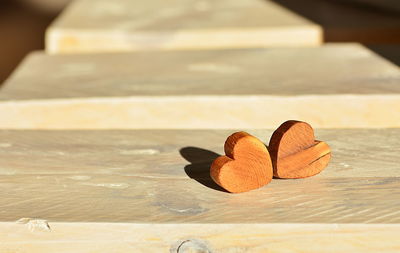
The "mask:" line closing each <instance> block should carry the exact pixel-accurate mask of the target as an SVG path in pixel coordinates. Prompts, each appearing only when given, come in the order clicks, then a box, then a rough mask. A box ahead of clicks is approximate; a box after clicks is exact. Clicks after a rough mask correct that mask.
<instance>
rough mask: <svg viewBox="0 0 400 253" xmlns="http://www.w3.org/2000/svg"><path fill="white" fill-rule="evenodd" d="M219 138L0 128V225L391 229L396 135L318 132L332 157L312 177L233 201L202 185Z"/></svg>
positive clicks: (399, 182) (399, 139) (396, 190)
mask: <svg viewBox="0 0 400 253" xmlns="http://www.w3.org/2000/svg"><path fill="white" fill-rule="evenodd" d="M250 132H251V133H252V134H254V135H255V136H258V137H259V138H260V139H262V140H267V137H269V136H270V135H271V133H272V131H271V130H254V131H250ZM229 133H231V131H227V130H224V131H222V130H219V131H218V130H214V131H211V130H210V131H206V130H201V131H200V130H197V131H194V130H186V131H178V130H158V131H155V130H131V131H33V130H31V131H28V130H25V131H18V130H9V131H6V130H2V131H0V136H1V137H0V139H1V140H2V142H1V146H0V147H1V151H2V152H1V153H0V154H1V156H0V168H1V171H0V172H1V177H0V192H2V193H3V196H4V197H3V198H0V206H2V211H1V212H0V221H2V222H10V221H15V220H18V219H20V218H24V217H30V218H37V219H46V220H50V221H52V222H126V223H157V224H158V223H175V224H180V223H376V224H378V223H379V224H390V223H391V224H398V223H399V222H400V208H399V199H400V187H399V186H400V177H399V174H398V169H399V157H398V154H399V151H400V150H399V147H400V145H399V143H400V129H375V130H372V129H371V130H365V129H357V130H356V129H354V130H318V131H317V135H316V136H317V138H318V139H321V140H324V141H326V142H327V143H328V144H329V145H331V147H332V154H333V158H332V162H331V164H330V165H329V166H328V167H327V168H326V169H325V170H324V171H323V172H322V173H321V174H319V175H317V176H314V177H311V178H306V179H300V180H279V179H275V180H273V181H272V182H271V183H270V184H268V185H267V186H266V187H263V188H261V189H258V190H255V191H251V192H247V193H243V194H235V195H234V194H229V193H226V192H224V191H221V189H220V188H218V187H217V186H216V185H215V184H214V183H213V182H212V181H211V180H210V178H209V166H210V162H211V161H212V159H214V158H215V157H216V156H218V153H219V154H221V153H222V146H223V141H224V139H225V138H226V137H227V136H228V135H229ZM249 213H252V214H254V215H249Z"/></svg>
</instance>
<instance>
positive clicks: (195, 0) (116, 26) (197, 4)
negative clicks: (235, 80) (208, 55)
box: [46, 0, 322, 53]
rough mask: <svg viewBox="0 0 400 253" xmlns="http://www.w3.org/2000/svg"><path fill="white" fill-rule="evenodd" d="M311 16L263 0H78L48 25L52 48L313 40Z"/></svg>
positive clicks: (318, 36)
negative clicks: (309, 18)
mask: <svg viewBox="0 0 400 253" xmlns="http://www.w3.org/2000/svg"><path fill="white" fill-rule="evenodd" d="M321 40H322V32H321V29H320V28H319V27H318V26H317V25H315V24H313V23H312V22H310V21H309V20H307V19H305V18H303V17H300V16H299V15H297V14H295V13H293V12H291V11H289V10H287V9H285V8H283V7H281V6H279V5H277V4H275V3H273V2H272V1H267V0H265V1H264V0H250V1H243V0H220V1H212V0H173V1H167V2H166V1H163V0H151V1H132V0H114V1H107V0H77V1H74V2H73V3H72V4H71V5H70V6H69V7H68V8H67V9H66V10H65V11H64V13H62V15H61V16H60V17H59V18H58V19H57V20H56V22H54V24H53V25H52V26H50V28H49V29H48V31H47V38H46V49H47V50H48V51H49V52H51V53H66V52H96V51H125V50H143V49H152V48H157V49H187V48H196V49H200V48H237V47H260V46H277V45H278V46H311V45H319V44H320V43H321Z"/></svg>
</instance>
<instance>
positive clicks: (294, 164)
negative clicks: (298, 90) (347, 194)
mask: <svg viewBox="0 0 400 253" xmlns="http://www.w3.org/2000/svg"><path fill="white" fill-rule="evenodd" d="M268 149H269V152H270V154H271V159H272V164H273V168H274V176H275V177H278V178H304V177H310V176H313V175H316V174H318V173H320V172H321V171H322V170H323V169H324V168H325V167H326V166H327V165H328V163H329V160H330V158H331V150H330V148H329V146H328V145H327V144H326V143H325V142H323V141H317V140H315V137H314V130H313V129H312V127H311V126H310V125H309V124H307V123H305V122H301V121H295V120H289V121H286V122H285V123H283V124H282V125H281V126H280V127H279V128H278V129H277V130H276V131H275V132H274V133H273V134H272V137H271V140H270V142H269V146H268Z"/></svg>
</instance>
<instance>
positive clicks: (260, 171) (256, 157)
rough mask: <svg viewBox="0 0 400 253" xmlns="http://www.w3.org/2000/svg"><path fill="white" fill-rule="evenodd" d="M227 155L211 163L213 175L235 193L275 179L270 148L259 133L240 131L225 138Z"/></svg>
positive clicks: (217, 181)
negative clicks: (260, 138)
mask: <svg viewBox="0 0 400 253" xmlns="http://www.w3.org/2000/svg"><path fill="white" fill-rule="evenodd" d="M224 148H225V154H226V155H225V156H220V157H218V158H217V159H215V160H214V162H213V163H212V164H211V168H210V175H211V178H212V179H213V180H214V181H215V182H216V183H217V184H218V185H220V186H221V187H222V188H224V189H225V190H227V191H229V192H232V193H239V192H246V191H250V190H254V189H257V188H260V187H262V186H264V185H266V184H268V183H269V182H270V181H271V180H272V162H271V158H270V155H269V153H268V149H267V148H266V147H265V145H264V143H262V142H261V141H260V140H259V139H257V138H256V137H254V136H252V135H250V134H248V133H246V132H237V133H234V134H232V135H231V136H229V137H228V139H227V140H226V141H225V146H224Z"/></svg>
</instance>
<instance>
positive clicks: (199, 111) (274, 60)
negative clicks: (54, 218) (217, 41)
mask: <svg viewBox="0 0 400 253" xmlns="http://www.w3.org/2000/svg"><path fill="white" fill-rule="evenodd" d="M0 104H1V106H0V115H1V117H0V127H3V128H42V129H51V128H232V127H233V126H234V127H240V128H267V127H271V128H272V127H276V126H277V125H278V124H280V123H282V122H283V121H285V120H287V119H298V120H303V121H306V122H309V123H311V124H312V125H313V126H314V127H399V126H400V118H399V117H398V115H399V114H400V71H399V68H398V67H397V66H395V65H394V64H392V63H390V62H388V61H387V60H385V59H383V58H381V57H380V56H378V55H376V54H375V53H373V52H371V51H369V50H367V49H365V48H363V47H361V46H359V45H356V44H344V45H325V46H323V47H321V48H302V49H245V50H217V51H213V50H211V51H187V52H138V53H129V54H96V55H62V56H60V55H53V56H48V55H45V54H43V53H39V52H37V53H34V54H32V55H30V56H29V57H28V58H27V59H26V60H25V61H24V62H23V63H22V65H21V66H20V67H19V69H18V70H17V71H16V72H15V73H14V75H13V76H12V77H11V78H10V79H9V80H8V81H7V82H6V83H5V84H4V86H3V87H2V89H1V90H0Z"/></svg>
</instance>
